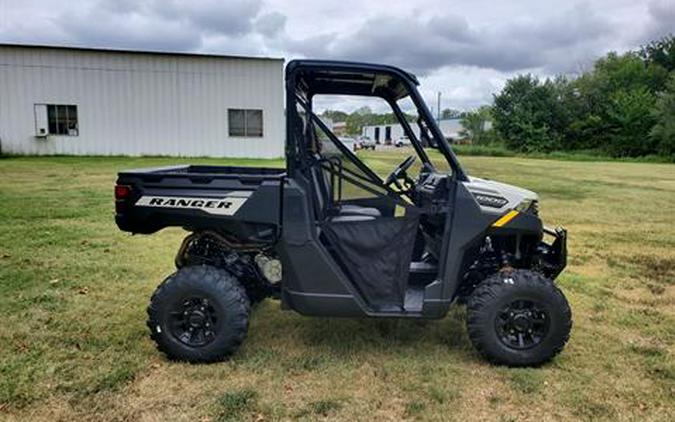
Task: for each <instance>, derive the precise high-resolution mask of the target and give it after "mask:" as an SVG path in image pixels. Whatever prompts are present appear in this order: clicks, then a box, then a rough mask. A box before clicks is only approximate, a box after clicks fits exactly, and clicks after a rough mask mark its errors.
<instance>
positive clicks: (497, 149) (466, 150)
mask: <svg viewBox="0 0 675 422" xmlns="http://www.w3.org/2000/svg"><path fill="white" fill-rule="evenodd" d="M452 149H453V150H454V151H455V153H457V154H458V155H462V156H464V155H469V156H483V157H520V158H538V159H553V160H567V161H616V162H628V163H672V162H674V161H675V156H671V157H669V156H664V155H645V156H642V157H612V156H609V155H607V153H606V152H603V151H602V150H599V149H588V150H576V151H551V152H518V151H513V150H510V149H507V148H506V146H504V144H502V143H494V144H487V145H472V144H464V145H459V144H458V145H453V146H452Z"/></svg>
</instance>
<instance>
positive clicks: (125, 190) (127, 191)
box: [115, 185, 131, 201]
mask: <svg viewBox="0 0 675 422" xmlns="http://www.w3.org/2000/svg"><path fill="white" fill-rule="evenodd" d="M129 196H131V186H129V185H115V199H116V200H118V201H119V200H121V199H127V198H128V197H129Z"/></svg>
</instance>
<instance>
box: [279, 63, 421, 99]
mask: <svg viewBox="0 0 675 422" xmlns="http://www.w3.org/2000/svg"><path fill="white" fill-rule="evenodd" d="M293 77H297V78H298V83H296V86H297V87H299V88H300V89H302V90H303V91H305V92H306V93H307V94H308V95H309V96H312V95H316V94H337V95H363V96H381V97H384V98H392V99H399V98H402V97H405V96H406V95H408V86H416V85H419V81H418V80H417V78H416V77H415V75H413V74H412V73H409V72H406V71H405V70H402V69H399V68H397V67H394V66H388V65H381V64H373V63H358V62H349V61H336V60H305V59H303V60H292V61H291V62H289V63H288V65H287V66H286V78H287V79H289V78H293Z"/></svg>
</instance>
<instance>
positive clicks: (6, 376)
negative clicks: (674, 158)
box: [0, 149, 675, 420]
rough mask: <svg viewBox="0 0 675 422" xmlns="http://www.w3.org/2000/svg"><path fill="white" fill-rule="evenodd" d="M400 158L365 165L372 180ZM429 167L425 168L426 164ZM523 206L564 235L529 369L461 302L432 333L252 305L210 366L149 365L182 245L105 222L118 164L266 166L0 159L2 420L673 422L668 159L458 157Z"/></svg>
mask: <svg viewBox="0 0 675 422" xmlns="http://www.w3.org/2000/svg"><path fill="white" fill-rule="evenodd" d="M407 153H409V151H406V150H405V149H402V150H393V151H386V152H385V151H375V152H369V153H366V154H364V157H365V158H366V159H367V160H368V161H369V162H370V163H371V164H372V165H373V166H374V167H375V168H376V169H377V170H378V171H379V172H381V173H386V172H388V171H389V170H391V169H393V167H394V166H395V164H397V163H398V162H400V161H401V160H402V159H403V157H404V156H405V155H406V154H407ZM435 158H436V159H438V157H437V156H436V157H435ZM461 161H462V163H463V164H464V165H465V166H466V168H467V169H468V171H469V173H470V174H472V175H476V176H481V177H487V178H491V179H497V180H500V181H504V182H506V183H511V184H515V185H519V186H523V187H526V188H529V189H531V190H534V191H537V192H539V193H540V194H541V197H542V203H541V209H542V217H543V218H544V220H545V221H546V222H547V223H549V224H551V225H564V226H566V227H567V228H568V230H569V233H570V245H569V253H570V257H569V266H568V268H567V270H566V271H565V272H564V273H563V275H562V276H561V278H560V279H559V285H560V286H561V288H562V289H563V291H564V292H565V294H566V295H567V297H568V299H569V301H570V303H571V305H572V310H573V313H574V328H573V333H572V338H571V340H570V343H569V344H568V346H567V348H566V349H565V350H564V352H563V353H562V354H561V355H560V356H559V357H558V358H557V359H556V360H554V361H553V362H552V363H550V364H547V365H545V366H543V367H541V368H537V369H509V368H503V367H494V366H491V365H489V364H487V363H485V361H484V360H483V359H481V358H480V357H479V356H478V355H477V354H476V353H475V352H474V350H473V349H472V347H471V345H470V343H469V340H468V338H467V335H466V331H465V328H464V321H463V319H464V309H463V308H462V307H455V308H453V309H452V310H451V312H450V314H449V315H448V316H447V317H446V318H445V319H443V320H440V321H399V320H386V321H380V320H350V319H317V318H306V317H302V316H299V315H296V314H294V313H292V312H286V311H282V310H280V308H279V304H278V302H275V301H266V302H264V303H263V304H261V305H260V306H259V307H257V308H256V309H255V311H254V313H253V315H252V320H251V326H250V332H249V337H248V338H247V340H246V342H245V344H244V346H243V347H242V348H241V350H240V351H239V352H238V353H237V354H236V355H235V356H234V357H233V358H232V359H231V360H230V361H228V362H224V363H219V364H212V365H190V364H183V363H174V362H169V361H167V360H166V359H165V358H164V357H163V356H162V355H160V354H159V353H158V352H157V351H156V350H155V348H154V345H153V344H152V342H151V341H150V340H149V338H148V335H147V332H146V330H147V329H146V327H145V318H146V315H145V307H146V305H147V302H148V299H149V297H150V295H151V294H152V291H153V290H154V288H155V287H156V285H157V284H158V283H159V282H160V281H161V280H162V279H163V278H164V277H166V276H167V275H168V274H170V273H171V272H172V271H173V262H172V261H173V256H174V253H175V252H176V249H177V247H178V245H179V242H180V240H181V239H182V238H183V236H184V235H185V233H184V232H183V231H182V230H180V229H170V230H164V231H162V232H160V233H158V234H155V235H153V236H130V235H128V234H126V233H122V232H120V231H119V230H117V227H116V226H115V224H114V222H113V213H112V209H113V203H112V186H113V184H114V181H115V175H116V172H117V171H118V170H121V169H129V168H137V167H145V166H161V165H170V164H175V163H188V162H192V163H196V162H202V163H212V164H237V165H264V166H281V165H283V163H282V162H281V161H279V160H272V161H263V162H261V161H255V160H225V159H175V158H124V157H114V158H100V157H94V158H74V157H44V158H38V157H12V158H5V159H2V160H0V177H1V178H2V179H1V180H2V184H0V204H1V205H0V310H1V311H2V312H1V315H2V321H3V323H2V324H0V419H10V420H55V419H76V420H79V419H88V420H110V419H113V420H122V419H127V420H137V419H166V420H195V419H204V420H218V419H225V420H227V419H230V420H293V419H301V420H315V419H329V420H362V419H364V418H368V419H372V420H381V419H419V420H448V419H450V420H452V419H456V420H466V419H469V420H539V419H546V420H553V419H588V420H591V419H593V420H595V419H604V420H611V419H621V420H673V419H675V409H674V407H673V403H675V365H674V361H673V353H674V352H675V349H674V344H675V283H674V281H675V226H674V223H675V213H674V211H673V210H674V209H675V166H672V165H666V164H647V163H622V162H575V161H567V160H564V161H556V160H547V159H537V160H532V159H527V158H522V157H500V158H495V157H479V156H475V157H474V156H463V157H461Z"/></svg>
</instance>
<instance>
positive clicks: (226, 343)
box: [148, 265, 249, 362]
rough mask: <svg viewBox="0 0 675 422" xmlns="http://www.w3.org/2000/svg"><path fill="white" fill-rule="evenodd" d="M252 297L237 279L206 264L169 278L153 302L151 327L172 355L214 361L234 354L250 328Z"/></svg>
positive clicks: (189, 268)
mask: <svg viewBox="0 0 675 422" xmlns="http://www.w3.org/2000/svg"><path fill="white" fill-rule="evenodd" d="M248 317H249V300H248V298H247V296H246V292H245V290H244V288H243V287H241V285H240V284H239V282H238V281H237V279H236V278H234V277H233V276H232V275H230V274H229V273H228V272H226V271H224V270H221V269H218V268H215V267H210V266H206V265H201V266H187V267H183V268H181V269H180V270H179V271H177V272H176V273H174V274H173V275H171V276H169V277H168V278H167V279H166V280H164V282H162V284H160V286H159V287H158V288H157V290H156V291H155V293H154V294H153V296H152V299H151V300H150V306H148V328H150V336H151V338H152V339H153V340H154V341H155V342H156V343H157V348H158V349H159V350H160V351H162V352H164V353H165V354H166V355H167V356H168V357H169V358H171V359H175V360H184V361H189V362H215V361H219V360H223V359H225V358H227V357H228V356H230V355H231V354H232V353H234V352H235V351H236V350H237V349H238V348H239V345H240V344H241V343H242V341H243V340H244V338H245V337H246V332H247V331H248Z"/></svg>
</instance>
